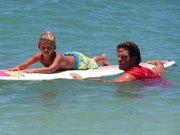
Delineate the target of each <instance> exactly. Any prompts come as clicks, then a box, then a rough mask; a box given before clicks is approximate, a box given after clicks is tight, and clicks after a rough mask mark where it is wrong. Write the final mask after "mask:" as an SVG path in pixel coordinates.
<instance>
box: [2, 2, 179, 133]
mask: <svg viewBox="0 0 180 135" xmlns="http://www.w3.org/2000/svg"><path fill="white" fill-rule="evenodd" d="M44 31H52V32H53V33H54V34H55V35H56V38H57V50H56V51H57V52H61V53H65V52H67V51H80V52H82V53H84V54H86V55H87V56H89V57H93V56H95V55H101V54H102V53H105V54H106V55H107V57H108V58H109V60H110V64H113V65H114V64H117V57H116V46H117V45H118V44H119V43H121V42H123V41H132V42H135V43H136V44H138V45H139V47H140V50H141V54H142V59H143V62H145V61H148V60H152V59H160V60H174V61H176V65H177V66H173V67H170V68H168V69H167V71H166V74H164V75H163V78H164V79H166V80H167V81H168V82H170V83H169V84H166V83H163V82H161V83H159V82H158V83H157V82H151V83H144V82H140V81H135V82H128V83H127V82H126V83H119V84H111V83H100V82H92V81H77V80H65V79H59V80H53V81H15V82H11V81H0V135H179V133H180V72H179V70H180V66H179V65H180V1H179V0H151V1H150V0H2V1H1V2H0V69H7V68H11V67H13V66H15V65H17V64H19V63H21V62H24V61H25V60H27V59H28V58H30V57H31V56H32V55H33V54H35V53H37V52H38V48H37V44H38V41H39V37H40V35H41V34H42V32H44ZM32 67H41V65H40V64H35V65H33V66H32ZM113 77H117V76H111V77H106V78H105V79H112V78H113Z"/></svg>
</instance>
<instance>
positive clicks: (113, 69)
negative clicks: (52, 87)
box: [0, 61, 175, 81]
mask: <svg viewBox="0 0 180 135" xmlns="http://www.w3.org/2000/svg"><path fill="white" fill-rule="evenodd" d="M174 64H175V61H168V62H167V63H165V64H164V67H165V68H167V67H169V66H172V65H174ZM140 65H141V66H145V67H147V68H150V69H153V68H154V67H155V66H154V65H151V64H148V63H141V64H140ZM70 73H77V74H79V75H80V76H82V77H83V78H89V77H102V76H110V75H116V74H120V73H123V71H122V70H119V67H118V65H112V66H103V67H99V68H98V69H95V70H67V71H62V72H56V73H51V74H41V73H22V72H21V71H6V70H0V81H2V80H12V81H13V80H39V81H40V80H54V79H73V77H72V76H71V75H70Z"/></svg>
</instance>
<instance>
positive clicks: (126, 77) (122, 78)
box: [70, 73, 136, 83]
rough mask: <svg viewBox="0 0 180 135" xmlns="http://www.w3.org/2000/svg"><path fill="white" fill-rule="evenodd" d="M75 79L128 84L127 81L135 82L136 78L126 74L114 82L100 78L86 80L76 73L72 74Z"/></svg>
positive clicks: (113, 80)
mask: <svg viewBox="0 0 180 135" xmlns="http://www.w3.org/2000/svg"><path fill="white" fill-rule="evenodd" d="M70 75H71V76H72V77H73V78H74V79H77V80H90V81H95V82H111V83H119V82H127V81H134V80H136V78H135V77H134V76H132V75H131V74H128V73H125V74H123V75H122V76H120V77H118V78H115V79H112V80H104V79H100V78H87V79H84V78H83V77H82V76H80V75H79V74H76V73H71V74H70Z"/></svg>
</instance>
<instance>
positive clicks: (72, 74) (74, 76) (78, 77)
mask: <svg viewBox="0 0 180 135" xmlns="http://www.w3.org/2000/svg"><path fill="white" fill-rule="evenodd" d="M70 75H71V76H72V77H73V78H74V79H77V80H84V79H83V78H82V76H80V75H79V74H77V73H70Z"/></svg>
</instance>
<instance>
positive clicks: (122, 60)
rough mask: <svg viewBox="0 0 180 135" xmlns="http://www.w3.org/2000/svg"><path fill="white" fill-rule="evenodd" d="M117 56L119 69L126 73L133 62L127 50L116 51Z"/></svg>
mask: <svg viewBox="0 0 180 135" xmlns="http://www.w3.org/2000/svg"><path fill="white" fill-rule="evenodd" d="M117 56H118V63H119V69H121V70H125V71H127V70H129V69H130V68H131V66H132V65H133V64H134V61H133V60H132V59H131V57H130V56H129V52H128V50H126V49H125V48H119V49H117Z"/></svg>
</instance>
